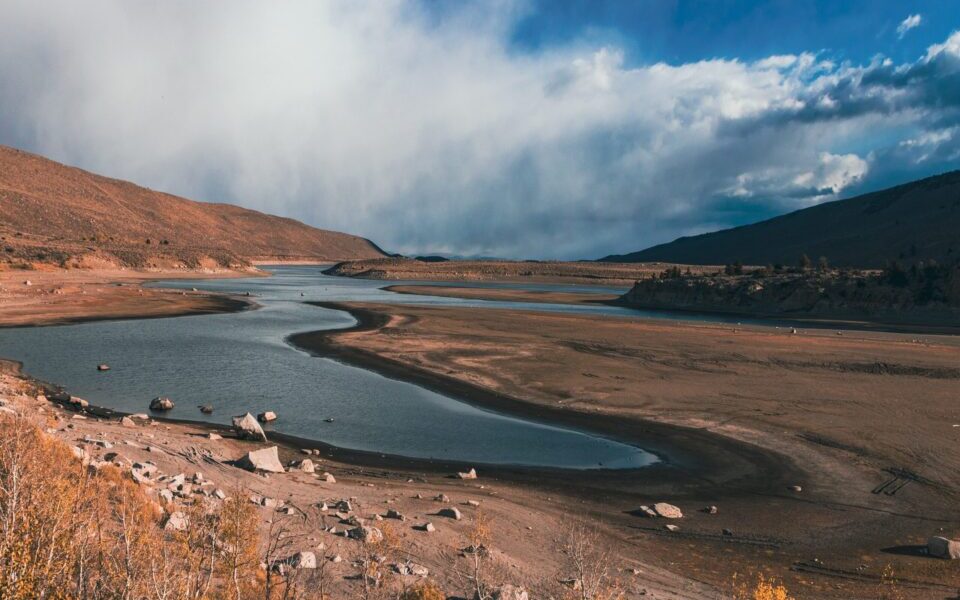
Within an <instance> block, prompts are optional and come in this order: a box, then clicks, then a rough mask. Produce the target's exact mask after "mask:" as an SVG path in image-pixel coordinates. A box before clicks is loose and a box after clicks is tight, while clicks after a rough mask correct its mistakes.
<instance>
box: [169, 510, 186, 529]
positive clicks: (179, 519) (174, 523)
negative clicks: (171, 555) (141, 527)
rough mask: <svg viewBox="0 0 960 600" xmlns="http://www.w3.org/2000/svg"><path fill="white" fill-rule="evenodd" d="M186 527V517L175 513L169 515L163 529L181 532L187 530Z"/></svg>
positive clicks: (180, 513)
mask: <svg viewBox="0 0 960 600" xmlns="http://www.w3.org/2000/svg"><path fill="white" fill-rule="evenodd" d="M187 525H188V523H187V515H185V514H183V513H182V512H179V511H177V512H175V513H170V515H169V516H168V517H167V522H166V523H164V524H163V528H164V529H165V530H167V531H183V530H184V529H186V528H187Z"/></svg>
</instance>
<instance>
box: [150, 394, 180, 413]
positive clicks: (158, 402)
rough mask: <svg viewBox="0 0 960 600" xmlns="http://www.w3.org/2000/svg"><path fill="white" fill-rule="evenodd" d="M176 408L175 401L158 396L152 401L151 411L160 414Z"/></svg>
mask: <svg viewBox="0 0 960 600" xmlns="http://www.w3.org/2000/svg"><path fill="white" fill-rule="evenodd" d="M174 406H175V405H174V403H173V400H171V399H170V398H167V397H166V396H157V397H156V398H154V399H153V400H151V401H150V410H155V411H158V412H161V411H167V410H173V407H174Z"/></svg>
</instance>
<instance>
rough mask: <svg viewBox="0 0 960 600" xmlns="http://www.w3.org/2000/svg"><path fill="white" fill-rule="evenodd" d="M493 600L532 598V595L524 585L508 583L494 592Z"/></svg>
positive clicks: (523, 599)
mask: <svg viewBox="0 0 960 600" xmlns="http://www.w3.org/2000/svg"><path fill="white" fill-rule="evenodd" d="M493 600H530V595H529V594H528V593H527V590H525V589H523V588H522V587H518V586H515V585H510V584H509V583H508V584H505V585H502V586H500V589H498V590H497V591H495V592H494V593H493Z"/></svg>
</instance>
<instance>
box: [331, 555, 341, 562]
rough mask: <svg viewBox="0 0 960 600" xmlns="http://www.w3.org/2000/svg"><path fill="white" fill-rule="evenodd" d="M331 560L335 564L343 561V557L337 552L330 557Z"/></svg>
mask: <svg viewBox="0 0 960 600" xmlns="http://www.w3.org/2000/svg"><path fill="white" fill-rule="evenodd" d="M330 562H332V563H333V564H337V563H339V562H343V558H342V557H341V556H340V555H339V554H337V555H336V556H334V557H331V558H330Z"/></svg>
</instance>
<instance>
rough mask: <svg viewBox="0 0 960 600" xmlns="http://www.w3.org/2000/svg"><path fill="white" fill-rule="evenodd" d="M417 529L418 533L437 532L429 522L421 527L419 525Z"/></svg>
mask: <svg viewBox="0 0 960 600" xmlns="http://www.w3.org/2000/svg"><path fill="white" fill-rule="evenodd" d="M419 529H420V531H426V532H427V533H430V532H433V531H436V530H437V528H436V527H434V526H433V523H430V522H429V521H428V522H426V523H424V524H423V525H420V527H419Z"/></svg>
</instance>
